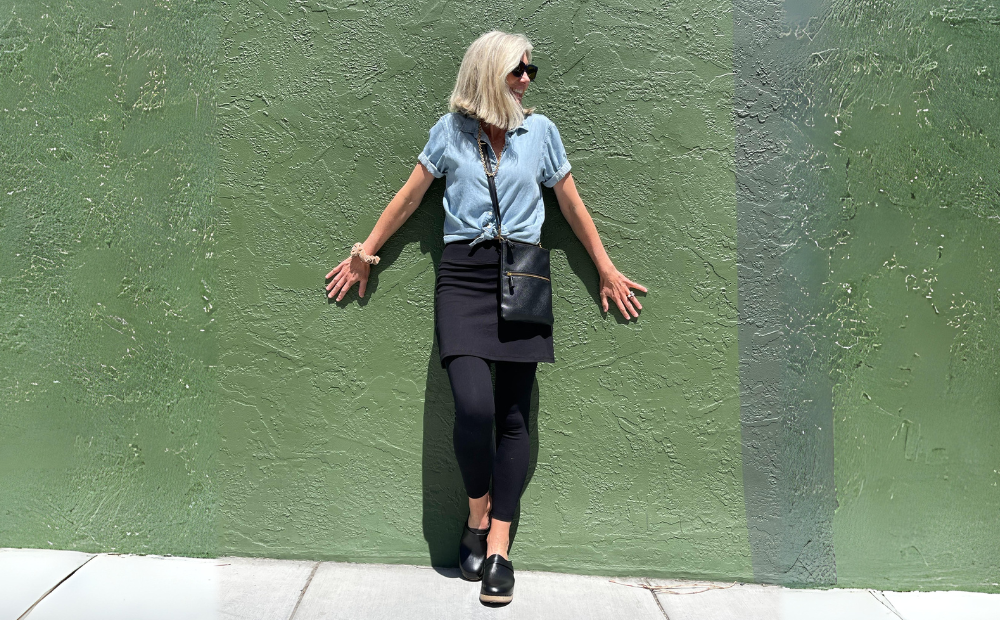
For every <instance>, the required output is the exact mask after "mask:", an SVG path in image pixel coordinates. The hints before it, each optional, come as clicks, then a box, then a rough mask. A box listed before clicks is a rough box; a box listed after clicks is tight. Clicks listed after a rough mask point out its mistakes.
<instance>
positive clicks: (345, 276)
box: [326, 256, 372, 301]
mask: <svg viewBox="0 0 1000 620" xmlns="http://www.w3.org/2000/svg"><path fill="white" fill-rule="evenodd" d="M371 270H372V267H371V265H369V264H368V263H366V262H365V261H363V260H361V259H360V258H358V257H357V256H348V257H347V258H345V259H344V260H342V261H341V262H340V264H339V265H337V266H336V267H334V268H333V269H332V270H330V273H328V274H326V279H327V280H330V283H329V284H327V285H326V290H327V295H326V296H327V297H328V298H330V299H332V298H333V297H334V296H335V295H336V297H337V301H340V300H341V299H343V298H344V295H346V294H347V291H349V290H351V287H352V286H354V284H355V283H357V282H360V283H361V284H360V286H358V297H364V296H365V287H367V286H368V274H370V273H371ZM331 278H332V280H331Z"/></svg>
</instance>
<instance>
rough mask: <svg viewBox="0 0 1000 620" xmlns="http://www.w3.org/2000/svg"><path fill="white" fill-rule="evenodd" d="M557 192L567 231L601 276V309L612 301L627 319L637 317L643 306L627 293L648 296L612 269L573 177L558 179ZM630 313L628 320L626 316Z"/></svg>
mask: <svg viewBox="0 0 1000 620" xmlns="http://www.w3.org/2000/svg"><path fill="white" fill-rule="evenodd" d="M552 189H554V190H555V192H556V199H557V200H558V201H559V210H560V211H562V214H563V216H564V217H565V218H566V221H567V222H569V226H570V228H572V229H573V232H574V233H575V234H576V236H577V238H579V239H580V243H582V244H583V247H585V248H587V253H588V254H590V259H591V260H593V261H594V265H595V266H596V267H597V272H598V273H599V274H600V275H601V309H602V310H604V312H607V311H608V300H609V299H611V300H614V302H615V305H617V306H618V310H619V311H620V312H621V313H622V316H623V317H625V318H626V319H628V318H631V317H635V318H638V317H639V310H642V304H640V303H639V300H638V299H636V298H635V295H632V296H631V297H630V296H629V295H630V294H631V290H630V289H633V288H634V289H637V290H640V291H642V292H643V293H645V292H647V291H646V287H645V286H643V285H641V284H636V283H635V282H633V281H631V280H629V279H628V278H626V277H625V276H624V275H622V273H621V272H620V271H618V270H617V269H615V266H614V264H613V263H612V262H611V258H609V257H608V253H607V251H605V249H604V244H603V243H601V237H600V235H598V234H597V227H596V226H594V220H593V218H591V217H590V212H589V211H587V207H586V206H584V204H583V199H582V198H580V194H579V193H578V192H577V191H576V184H575V183H573V175H572V174H567V175H566V176H565V177H563V178H562V179H560V181H559V182H558V183H556V184H555V186H554V187H553V188H552ZM629 313H631V317H630V316H629Z"/></svg>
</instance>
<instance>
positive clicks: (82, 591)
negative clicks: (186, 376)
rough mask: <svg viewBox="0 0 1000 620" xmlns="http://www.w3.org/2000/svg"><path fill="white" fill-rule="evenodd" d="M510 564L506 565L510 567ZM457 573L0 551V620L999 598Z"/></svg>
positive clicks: (867, 604)
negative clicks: (492, 592) (512, 579)
mask: <svg viewBox="0 0 1000 620" xmlns="http://www.w3.org/2000/svg"><path fill="white" fill-rule="evenodd" d="M515 566H516V563H515ZM478 593H479V585H478V584H475V583H468V582H466V581H462V580H461V579H460V578H459V577H458V571H457V570H452V569H432V568H426V567H419V566H398V565H385V564H342V563H337V562H300V561H289V560H260V559H248V558H219V559H214V560H208V559H191V558H174V557H160V556H128V555H113V554H98V555H93V554H87V553H78V552H74V551H49V550H34V549H2V550H0V620H18V619H21V618H23V619H25V620H90V619H94V620H97V619H101V620H126V619H127V620H160V619H163V620H167V619H170V620H178V619H184V620H202V619H205V620H208V619H216V618H219V619H227V620H290V619H293V618H294V620H318V619H320V618H323V619H327V618H330V619H332V618H350V619H357V620H368V619H372V620H374V619H381V618H386V619H394V620H395V619H399V618H427V619H431V618H433V619H435V620H438V619H445V620H447V619H450V618H462V619H466V618H473V619H474V618H539V619H543V618H544V619H546V620H561V619H564V618H565V619H567V620H568V619H573V620H586V619H599V618H600V619H603V618H615V619H616V620H617V619H621V618H624V619H628V620H664V619H665V618H666V619H668V620H841V619H843V620H876V619H877V620H899V619H905V620H941V619H948V620H998V619H1000V594H979V593H969V592H905V593H900V592H880V591H876V590H789V589H786V588H781V587H777V586H758V585H744V584H727V583H709V582H690V581H671V580H662V579H655V580H648V579H638V578H628V579H610V578H606V577H588V576H580V575H563V574H558V573H541V572H530V571H518V572H517V587H516V588H515V595H514V602H513V603H511V604H510V605H508V606H506V607H499V608H491V607H486V606H484V605H481V604H480V603H479V600H478Z"/></svg>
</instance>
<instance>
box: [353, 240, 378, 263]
mask: <svg viewBox="0 0 1000 620" xmlns="http://www.w3.org/2000/svg"><path fill="white" fill-rule="evenodd" d="M351 256H352V257H354V256H357V257H358V258H360V259H361V260H363V261H364V262H366V263H368V264H369V265H377V264H378V262H379V260H381V259H379V257H378V256H372V255H371V254H368V253H367V252H365V248H364V246H363V245H361V244H360V243H355V244H354V245H353V246H351Z"/></svg>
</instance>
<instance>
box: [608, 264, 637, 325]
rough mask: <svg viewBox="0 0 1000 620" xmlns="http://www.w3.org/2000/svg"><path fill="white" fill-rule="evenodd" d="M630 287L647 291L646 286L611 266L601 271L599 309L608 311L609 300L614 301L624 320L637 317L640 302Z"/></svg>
mask: <svg viewBox="0 0 1000 620" xmlns="http://www.w3.org/2000/svg"><path fill="white" fill-rule="evenodd" d="M632 289H636V290H637V291H642V292H643V293H646V292H648V291H647V290H646V287H645V286H643V285H641V284H638V283H636V282H633V281H632V280H629V279H628V278H626V277H625V276H624V275H623V274H622V272H620V271H618V270H617V269H615V268H614V267H611V268H610V269H608V270H607V271H605V272H602V273H601V309H602V310H604V311H605V312H607V311H608V307H609V306H610V303H609V300H611V301H614V302H615V305H616V306H618V311H619V312H621V313H622V316H623V317H625V320H626V321H627V320H629V319H632V318H636V319H637V318H639V310H642V304H640V303H639V300H638V299H636V297H635V293H633V292H632Z"/></svg>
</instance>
